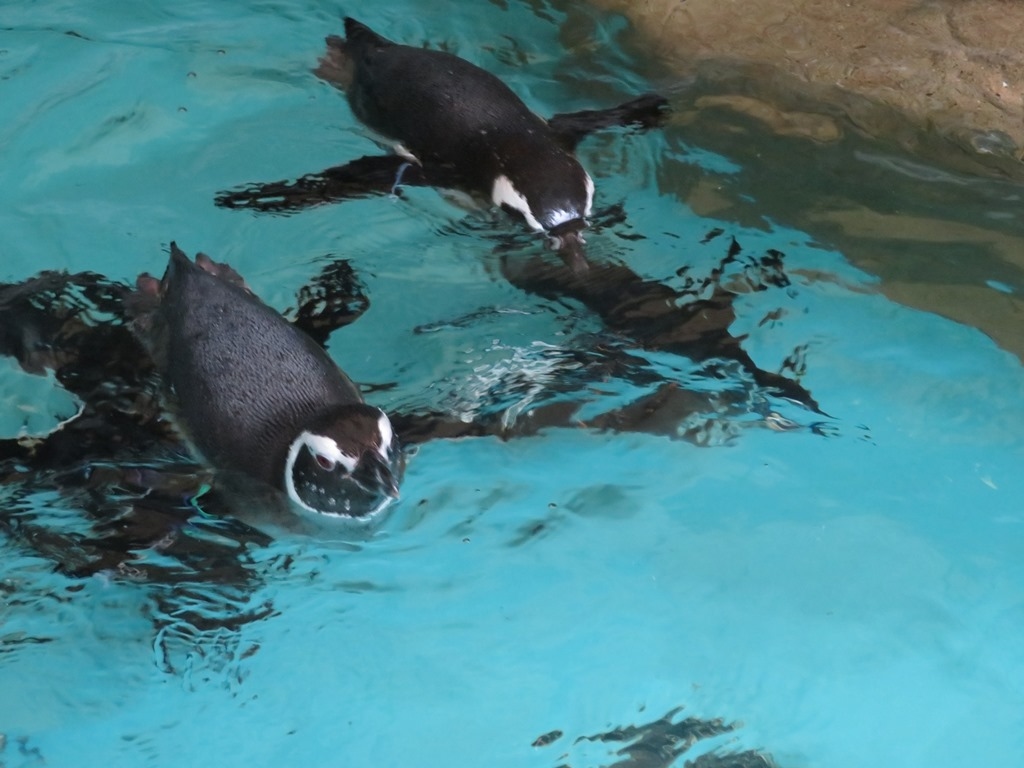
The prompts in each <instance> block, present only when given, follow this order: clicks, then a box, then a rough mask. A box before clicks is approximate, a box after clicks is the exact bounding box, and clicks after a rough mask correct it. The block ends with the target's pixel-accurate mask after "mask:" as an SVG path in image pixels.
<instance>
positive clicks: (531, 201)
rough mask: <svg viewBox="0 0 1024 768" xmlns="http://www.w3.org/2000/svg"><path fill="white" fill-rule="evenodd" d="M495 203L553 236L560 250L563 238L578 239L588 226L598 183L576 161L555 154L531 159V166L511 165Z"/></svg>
mask: <svg viewBox="0 0 1024 768" xmlns="http://www.w3.org/2000/svg"><path fill="white" fill-rule="evenodd" d="M491 200H492V201H493V202H494V204H495V205H497V206H499V207H500V208H503V209H504V210H506V211H508V212H510V213H512V214H515V215H518V216H521V217H522V218H523V220H524V221H526V223H527V225H528V226H529V227H530V228H531V229H533V230H535V231H537V232H545V233H547V234H548V235H550V236H551V238H552V240H553V241H555V242H554V243H553V244H554V245H555V246H556V247H557V246H558V245H559V242H558V241H560V240H561V238H562V237H563V236H565V235H566V234H568V233H576V235H577V236H578V233H579V232H580V230H582V229H584V228H585V227H586V226H587V217H588V216H589V215H590V211H591V208H592V207H593V204H594V181H593V179H591V178H590V174H588V173H587V172H586V171H585V170H584V169H583V166H582V165H580V163H579V161H578V160H577V159H576V158H575V157H573V156H572V155H571V154H569V153H568V152H564V151H562V150H555V151H552V152H547V153H544V157H540V158H539V157H537V156H536V155H534V156H532V157H530V162H529V163H528V164H513V163H508V164H507V165H506V167H505V168H504V169H503V172H502V173H499V174H498V175H497V176H496V177H495V179H494V182H493V185H492V187H491ZM569 239H574V238H572V237H570V238H569Z"/></svg>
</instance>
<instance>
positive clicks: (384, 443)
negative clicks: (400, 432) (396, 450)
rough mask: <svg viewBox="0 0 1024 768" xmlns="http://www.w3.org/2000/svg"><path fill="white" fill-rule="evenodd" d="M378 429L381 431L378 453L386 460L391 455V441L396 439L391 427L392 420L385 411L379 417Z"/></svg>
mask: <svg viewBox="0 0 1024 768" xmlns="http://www.w3.org/2000/svg"><path fill="white" fill-rule="evenodd" d="M377 430H378V431H379V432H380V445H379V446H377V453H379V454H380V455H381V458H382V459H384V461H385V462H386V461H388V458H389V456H390V455H391V441H392V440H394V439H395V431H394V430H393V429H392V428H391V420H390V419H388V416H387V414H386V413H384V412H383V411H381V413H380V418H379V419H377Z"/></svg>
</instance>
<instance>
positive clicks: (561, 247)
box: [548, 219, 590, 275]
mask: <svg viewBox="0 0 1024 768" xmlns="http://www.w3.org/2000/svg"><path fill="white" fill-rule="evenodd" d="M570 224H571V225H574V226H571V227H565V226H564V225H563V226H560V227H557V228H555V229H553V230H551V231H550V232H549V233H548V235H549V237H550V238H551V247H552V248H553V249H554V250H555V252H556V253H557V254H558V256H559V258H560V259H561V260H562V261H564V262H565V264H566V266H568V267H569V269H571V270H572V272H573V274H574V275H581V274H583V273H585V272H586V271H587V270H589V269H590V262H589V261H587V254H586V251H585V249H584V248H583V245H584V243H586V240H584V239H583V227H584V226H586V225H585V223H584V222H583V221H582V220H581V219H575V220H573V221H572V222H570Z"/></svg>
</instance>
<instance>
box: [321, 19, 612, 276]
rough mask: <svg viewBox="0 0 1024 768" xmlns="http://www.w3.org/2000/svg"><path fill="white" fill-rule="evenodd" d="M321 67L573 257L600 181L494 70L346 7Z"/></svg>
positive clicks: (371, 119) (426, 159)
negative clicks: (373, 24) (409, 41)
mask: <svg viewBox="0 0 1024 768" xmlns="http://www.w3.org/2000/svg"><path fill="white" fill-rule="evenodd" d="M344 24H345V37H344V38H341V37H339V36H337V35H330V36H328V37H327V39H326V42H327V53H326V54H325V55H324V56H323V58H322V59H321V60H320V65H319V66H318V67H317V68H316V69H315V70H314V73H315V74H316V75H317V76H318V77H320V78H321V79H323V80H325V81H327V82H329V83H331V84H332V85H335V86H337V87H339V88H340V89H342V90H343V91H344V92H345V93H346V95H347V97H348V102H349V105H350V106H351V108H352V113H353V114H354V115H355V116H356V118H357V119H358V120H360V122H362V123H364V124H365V125H367V126H368V127H369V128H371V129H372V130H374V131H376V132H377V133H379V134H381V135H382V136H384V137H386V138H387V139H390V140H393V141H396V142H398V144H399V148H398V152H399V154H403V155H405V156H407V158H408V159H409V160H411V161H412V162H415V163H416V164H418V165H422V166H437V165H440V166H446V167H449V168H452V169H454V171H455V173H456V174H457V175H458V176H460V177H461V179H462V181H463V185H464V186H465V188H466V189H467V190H469V191H470V192H471V193H474V194H475V195H477V196H480V197H483V198H485V199H487V200H489V201H490V202H492V203H493V204H494V205H496V206H498V207H499V208H502V209H504V210H506V211H509V212H511V213H513V214H516V215H518V216H519V217H521V218H522V219H523V220H524V221H525V222H526V224H527V225H528V226H529V227H530V228H531V229H533V230H535V231H537V232H544V233H546V234H547V235H548V236H549V237H550V238H551V239H552V245H553V246H554V247H555V248H556V250H557V251H558V252H559V253H560V254H562V255H563V257H564V258H566V259H567V261H569V262H570V263H572V264H576V265H579V259H580V258H582V250H581V245H582V243H583V238H582V235H581V231H582V230H583V228H584V227H585V226H586V220H587V217H588V216H589V215H590V214H591V211H592V209H593V203H594V182H593V179H591V177H590V174H588V173H587V172H586V171H585V170H584V168H583V166H582V165H581V164H580V162H579V161H578V160H577V159H576V157H575V155H574V154H573V153H572V152H571V151H568V150H567V149H566V148H565V146H564V144H563V143H562V142H560V141H559V139H558V137H557V136H556V135H555V134H554V132H553V131H552V130H551V129H550V127H549V126H548V124H547V123H546V122H545V121H544V120H542V119H541V118H540V117H538V116H537V115H536V114H534V113H533V112H532V111H531V110H530V109H529V107H527V106H526V104H524V103H523V101H522V99H520V98H519V97H518V96H516V94H515V93H513V92H512V89H511V88H509V87H508V86H507V85H505V83H503V82H502V81H501V80H499V79H498V78H497V77H496V76H495V75H493V74H491V73H490V72H487V71H486V70H484V69H481V68H480V67H478V66H476V65H474V64H471V63H470V62H468V61H466V60H465V59H461V58H459V57H458V56H454V55H452V54H450V53H446V52H444V51H435V50H427V49H423V48H414V47H411V46H408V45H399V44H397V43H394V42H392V41H391V40H388V39H386V38H384V37H382V36H381V35H379V34H377V33H376V32H374V31H373V30H372V29H370V28H369V27H367V26H366V25H365V24H362V23H360V22H358V21H356V20H355V19H353V18H351V17H346V18H345V20H344Z"/></svg>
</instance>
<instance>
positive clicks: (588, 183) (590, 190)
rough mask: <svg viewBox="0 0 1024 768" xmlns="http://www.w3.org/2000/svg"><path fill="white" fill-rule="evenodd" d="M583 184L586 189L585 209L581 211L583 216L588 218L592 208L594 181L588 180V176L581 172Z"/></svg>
mask: <svg viewBox="0 0 1024 768" xmlns="http://www.w3.org/2000/svg"><path fill="white" fill-rule="evenodd" d="M583 183H584V184H585V185H586V187H587V207H586V208H585V209H584V211H583V215H584V216H589V215H590V211H591V209H592V208H593V207H594V180H593V179H592V178H590V174H589V173H587V172H586V171H584V172H583Z"/></svg>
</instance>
